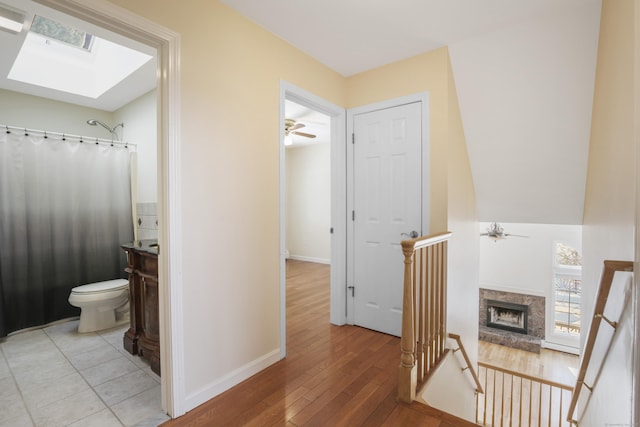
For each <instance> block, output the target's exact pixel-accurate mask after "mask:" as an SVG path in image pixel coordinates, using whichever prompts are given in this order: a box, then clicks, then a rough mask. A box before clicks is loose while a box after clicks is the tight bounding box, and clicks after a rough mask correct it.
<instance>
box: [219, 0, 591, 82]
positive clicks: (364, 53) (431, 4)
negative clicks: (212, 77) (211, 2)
mask: <svg viewBox="0 0 640 427" xmlns="http://www.w3.org/2000/svg"><path fill="white" fill-rule="evenodd" d="M220 1H221V2H222V3H225V4H227V5H228V6H231V7H232V8H234V9H236V10H237V11H238V12H240V13H241V14H243V15H244V16H246V17H248V18H249V19H251V20H252V21H254V22H256V23H257V24H259V25H261V26H262V27H264V28H266V29H267V30H269V31H270V32H272V33H273V34H275V35H277V36H278V37H280V38H282V39H283V40H286V41H288V42H289V43H291V44H292V45H294V46H296V47H297V48H298V49H300V50H302V51H303V52H306V53H307V54H309V55H311V56H312V57H314V58H316V59H317V60H319V61H320V62H322V63H323V64H325V65H327V66H328V67H330V68H331V69H333V70H335V71H337V72H339V73H340V74H342V75H344V76H349V75H352V74H356V73H359V72H361V71H365V70H369V69H372V68H375V67H378V66H381V65H384V64H388V63H391V62H394V61H397V60H400V59H405V58H408V57H410V56H414V55H417V54H419V53H423V52H427V51H430V50H433V49H436V48H439V47H442V46H447V45H450V44H452V43H455V42H458V41H461V40H466V39H468V38H472V37H476V36H478V35H481V34H485V33H489V32H492V31H494V30H496V29H498V28H504V27H507V26H510V25H513V24H515V23H519V22H522V21H524V20H527V19H530V18H533V17H537V16H542V15H547V14H557V13H564V12H567V11H571V10H575V9H577V8H580V7H583V6H585V5H587V4H593V3H599V0H562V1H558V0H516V1H514V0H481V1H479V0H393V1H380V0H374V1H372V0H349V1H344V0H322V1H299V0H261V1H256V0H220Z"/></svg>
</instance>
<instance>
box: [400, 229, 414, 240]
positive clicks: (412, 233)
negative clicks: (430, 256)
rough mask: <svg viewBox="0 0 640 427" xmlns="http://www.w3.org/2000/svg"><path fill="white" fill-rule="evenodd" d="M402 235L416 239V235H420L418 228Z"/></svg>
mask: <svg viewBox="0 0 640 427" xmlns="http://www.w3.org/2000/svg"><path fill="white" fill-rule="evenodd" d="M400 235H401V236H407V237H409V238H410V239H415V238H416V237H418V232H417V231H416V230H413V231H412V232H411V233H409V234H407V233H400Z"/></svg>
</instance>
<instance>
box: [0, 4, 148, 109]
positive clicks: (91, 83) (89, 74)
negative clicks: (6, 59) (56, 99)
mask: <svg viewBox="0 0 640 427" xmlns="http://www.w3.org/2000/svg"><path fill="white" fill-rule="evenodd" d="M151 58H152V57H151V55H147V54H145V53H142V52H139V51H137V50H134V49H131V48H128V47H125V46H122V45H119V44H116V43H113V42H111V41H108V40H105V39H102V38H99V37H95V36H93V35H91V34H89V33H86V32H83V31H80V30H77V29H75V28H72V27H69V26H66V25H64V24H61V23H59V22H56V21H52V20H50V19H47V18H42V17H40V16H37V15H36V16H35V17H34V20H33V22H32V24H31V30H30V31H29V33H27V36H26V38H25V40H24V43H23V44H22V48H21V49H20V52H19V53H18V56H17V57H16V60H15V61H14V63H13V67H12V68H11V71H10V72H9V75H8V78H9V79H12V80H17V81H20V82H23V83H29V84H33V85H37V86H43V87H47V88H50V89H55V90H59V91H63V92H68V93H73V94H76V95H81V96H86V97H89V98H94V99H95V98H98V97H99V96H100V95H102V94H103V93H105V92H106V91H108V90H109V89H111V88H112V87H114V86H115V85H117V84H118V83H120V82H121V81H122V80H124V79H125V78H126V77H127V76H129V75H130V74H131V73H133V72H134V71H136V70H137V69H138V68H140V67H141V66H143V65H144V64H145V63H147V62H148V61H149V60H150V59H151Z"/></svg>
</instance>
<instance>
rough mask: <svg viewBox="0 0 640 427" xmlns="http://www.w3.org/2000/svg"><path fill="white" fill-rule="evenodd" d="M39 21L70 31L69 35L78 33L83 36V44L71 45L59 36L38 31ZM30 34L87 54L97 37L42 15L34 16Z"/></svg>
mask: <svg viewBox="0 0 640 427" xmlns="http://www.w3.org/2000/svg"><path fill="white" fill-rule="evenodd" d="M39 20H41V21H43V22H49V23H51V24H54V25H56V26H58V27H60V28H64V29H65V30H68V31H67V33H69V32H76V33H78V34H82V36H81V38H82V43H81V44H77V43H70V42H69V41H67V40H65V39H63V38H61V37H59V36H58V35H57V34H53V33H50V32H46V31H45V32H43V31H38V29H39V28H41V25H38V24H37V22H36V21H39ZM42 25H44V24H42ZM45 28H49V27H45ZM29 32H30V33H33V34H36V35H38V36H40V37H44V38H46V39H47V40H51V41H52V42H55V43H62V44H64V45H65V46H72V47H74V48H77V49H81V50H83V51H86V52H91V48H92V46H93V41H94V40H95V36H94V35H93V34H91V33H89V32H87V31H82V30H79V29H77V28H74V27H72V26H70V25H66V24H63V23H62V22H58V21H55V20H53V19H50V18H47V17H44V16H41V15H34V16H33V19H32V20H31V26H30V27H29Z"/></svg>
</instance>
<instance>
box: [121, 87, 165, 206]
mask: <svg viewBox="0 0 640 427" xmlns="http://www.w3.org/2000/svg"><path fill="white" fill-rule="evenodd" d="M157 116H158V103H157V96H156V91H155V89H154V90H152V91H150V92H148V93H146V94H144V95H142V96H140V97H138V98H137V99H134V100H133V101H131V102H130V103H128V104H127V105H124V106H123V107H121V108H119V109H118V110H116V111H114V113H113V120H112V122H111V123H113V124H114V125H115V124H117V123H124V128H118V129H117V131H116V132H117V133H118V135H119V136H120V138H121V139H122V140H123V141H126V142H131V143H135V144H136V145H137V149H136V151H137V153H138V155H137V163H138V200H137V201H138V203H148V202H157V201H158V155H157V152H158V124H157V123H158V119H157Z"/></svg>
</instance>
